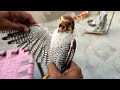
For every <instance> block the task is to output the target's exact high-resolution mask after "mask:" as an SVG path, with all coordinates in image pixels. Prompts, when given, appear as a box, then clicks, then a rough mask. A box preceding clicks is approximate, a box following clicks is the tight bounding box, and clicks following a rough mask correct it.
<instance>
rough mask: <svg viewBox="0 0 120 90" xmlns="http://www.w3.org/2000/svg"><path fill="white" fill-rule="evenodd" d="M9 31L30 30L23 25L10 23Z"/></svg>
mask: <svg viewBox="0 0 120 90" xmlns="http://www.w3.org/2000/svg"><path fill="white" fill-rule="evenodd" d="M8 29H16V30H20V31H23V32H28V31H29V28H28V27H27V26H26V25H24V24H21V23H14V22H9V23H8Z"/></svg>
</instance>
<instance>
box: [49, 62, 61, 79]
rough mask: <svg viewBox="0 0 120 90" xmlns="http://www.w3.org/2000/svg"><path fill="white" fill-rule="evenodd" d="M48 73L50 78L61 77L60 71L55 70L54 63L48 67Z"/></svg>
mask: <svg viewBox="0 0 120 90" xmlns="http://www.w3.org/2000/svg"><path fill="white" fill-rule="evenodd" d="M48 73H49V75H50V76H51V77H52V78H57V77H60V75H61V73H60V71H59V70H58V69H57V67H56V66H55V64H54V63H50V64H49V65H48Z"/></svg>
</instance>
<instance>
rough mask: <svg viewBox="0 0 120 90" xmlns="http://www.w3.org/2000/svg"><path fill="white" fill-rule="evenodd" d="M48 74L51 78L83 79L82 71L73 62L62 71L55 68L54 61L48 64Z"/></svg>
mask: <svg viewBox="0 0 120 90" xmlns="http://www.w3.org/2000/svg"><path fill="white" fill-rule="evenodd" d="M48 74H49V75H50V77H51V78H52V79H83V75H82V71H81V69H80V68H79V67H78V65H77V64H76V63H74V62H72V63H71V66H70V68H69V69H68V70H66V71H65V72H63V73H60V71H59V70H58V69H57V68H56V66H55V64H54V63H50V64H49V65H48Z"/></svg>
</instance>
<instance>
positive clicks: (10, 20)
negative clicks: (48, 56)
mask: <svg viewBox="0 0 120 90" xmlns="http://www.w3.org/2000/svg"><path fill="white" fill-rule="evenodd" d="M32 24H37V22H36V21H35V20H34V19H33V17H32V16H31V15H30V14H29V13H27V12H24V11H0V29H1V30H11V29H12V30H13V29H16V30H20V31H24V32H27V31H29V29H28V27H29V26H30V25H32Z"/></svg>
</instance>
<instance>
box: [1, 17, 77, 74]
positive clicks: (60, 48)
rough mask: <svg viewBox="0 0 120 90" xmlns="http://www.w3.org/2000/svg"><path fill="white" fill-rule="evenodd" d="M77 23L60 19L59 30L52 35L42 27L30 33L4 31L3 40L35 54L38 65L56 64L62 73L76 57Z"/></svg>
mask: <svg viewBox="0 0 120 90" xmlns="http://www.w3.org/2000/svg"><path fill="white" fill-rule="evenodd" d="M74 26H75V22H74V19H73V18H72V17H71V16H67V15H63V16H61V17H60V18H59V25H58V28H57V29H56V30H55V31H54V33H53V34H51V33H50V32H49V31H48V30H47V28H45V27H43V26H40V25H32V26H30V27H29V29H30V30H29V32H21V31H18V30H10V31H8V30H6V31H5V30H4V31H1V32H3V33H5V32H7V33H8V34H7V36H6V37H3V38H2V39H3V40H9V41H8V44H18V47H22V48H23V49H28V50H29V53H31V54H33V56H34V59H35V60H36V62H37V65H38V67H39V69H40V71H42V69H41V68H40V66H41V64H46V66H47V65H48V64H49V63H51V62H54V63H55V65H56V67H57V68H58V69H59V70H60V72H64V71H65V70H66V69H68V68H69V65H70V62H71V60H72V59H73V57H74V53H75V49H76V40H75V39H74V37H73V32H74Z"/></svg>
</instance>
